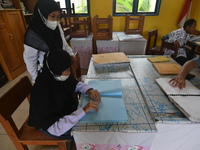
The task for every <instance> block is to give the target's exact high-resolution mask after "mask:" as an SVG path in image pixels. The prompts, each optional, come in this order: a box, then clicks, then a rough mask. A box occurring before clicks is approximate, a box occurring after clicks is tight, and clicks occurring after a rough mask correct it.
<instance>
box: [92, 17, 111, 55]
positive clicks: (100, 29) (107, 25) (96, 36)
mask: <svg viewBox="0 0 200 150" xmlns="http://www.w3.org/2000/svg"><path fill="white" fill-rule="evenodd" d="M112 32H113V18H112V17H111V15H109V16H108V18H98V15H96V16H94V18H93V53H94V54H97V46H96V40H111V39H112Z"/></svg>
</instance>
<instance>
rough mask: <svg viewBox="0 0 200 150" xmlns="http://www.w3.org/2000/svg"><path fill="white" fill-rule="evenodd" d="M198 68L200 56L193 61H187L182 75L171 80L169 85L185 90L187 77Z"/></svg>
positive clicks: (181, 72)
mask: <svg viewBox="0 0 200 150" xmlns="http://www.w3.org/2000/svg"><path fill="white" fill-rule="evenodd" d="M197 67H200V56H198V57H196V58H194V59H192V60H189V61H187V62H186V63H185V64H184V65H183V67H182V69H181V71H180V73H179V74H178V75H177V76H176V77H175V78H173V79H171V80H170V81H169V83H170V84H171V85H172V86H173V87H179V88H180V89H183V88H185V87H186V86H185V77H186V75H187V74H188V73H189V72H190V71H191V70H192V69H193V68H197Z"/></svg>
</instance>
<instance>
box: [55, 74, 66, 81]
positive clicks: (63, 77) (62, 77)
mask: <svg viewBox="0 0 200 150" xmlns="http://www.w3.org/2000/svg"><path fill="white" fill-rule="evenodd" d="M54 78H55V79H56V80H57V81H65V80H67V79H68V78H69V75H67V76H62V75H61V76H59V77H54Z"/></svg>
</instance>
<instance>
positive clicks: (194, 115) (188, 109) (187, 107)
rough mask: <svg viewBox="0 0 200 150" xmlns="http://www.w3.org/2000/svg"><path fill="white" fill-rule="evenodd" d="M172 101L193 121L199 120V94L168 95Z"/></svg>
mask: <svg viewBox="0 0 200 150" xmlns="http://www.w3.org/2000/svg"><path fill="white" fill-rule="evenodd" d="M169 98H170V99H171V100H172V102H173V103H174V104H175V105H176V106H177V107H178V108H179V109H180V110H181V111H182V112H183V113H184V114H185V116H186V117H187V118H188V119H190V120H191V121H194V122H200V109H199V106H200V97H199V96H169Z"/></svg>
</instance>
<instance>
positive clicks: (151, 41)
mask: <svg viewBox="0 0 200 150" xmlns="http://www.w3.org/2000/svg"><path fill="white" fill-rule="evenodd" d="M157 37H158V30H157V29H155V30H151V31H149V32H148V41H147V47H146V55H162V54H163V52H162V51H161V49H160V46H157V45H156V42H157Z"/></svg>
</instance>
